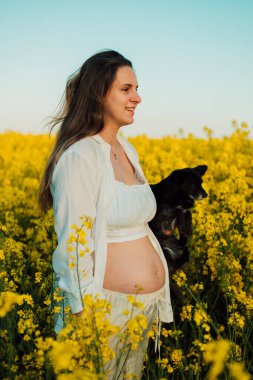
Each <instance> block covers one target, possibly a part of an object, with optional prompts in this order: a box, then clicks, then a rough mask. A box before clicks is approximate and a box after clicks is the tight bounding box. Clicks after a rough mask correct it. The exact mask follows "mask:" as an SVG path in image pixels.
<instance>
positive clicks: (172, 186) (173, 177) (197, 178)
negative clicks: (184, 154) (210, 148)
mask: <svg viewBox="0 0 253 380" xmlns="http://www.w3.org/2000/svg"><path fill="white" fill-rule="evenodd" d="M206 171H207V166H206V165H199V166H196V167H194V168H184V169H177V170H174V171H173V172H172V173H171V174H170V175H169V176H168V177H167V178H165V179H164V180H163V181H164V184H165V186H166V188H167V190H168V192H167V191H166V192H165V194H166V193H167V194H168V197H171V196H172V195H173V196H178V198H179V197H187V198H190V199H192V201H193V203H194V201H195V200H201V199H203V198H206V197H207V196H208V194H207V193H206V191H205V190H204V189H203V187H202V182H203V180H202V176H203V175H204V174H205V172H206ZM175 206H176V205H175Z"/></svg>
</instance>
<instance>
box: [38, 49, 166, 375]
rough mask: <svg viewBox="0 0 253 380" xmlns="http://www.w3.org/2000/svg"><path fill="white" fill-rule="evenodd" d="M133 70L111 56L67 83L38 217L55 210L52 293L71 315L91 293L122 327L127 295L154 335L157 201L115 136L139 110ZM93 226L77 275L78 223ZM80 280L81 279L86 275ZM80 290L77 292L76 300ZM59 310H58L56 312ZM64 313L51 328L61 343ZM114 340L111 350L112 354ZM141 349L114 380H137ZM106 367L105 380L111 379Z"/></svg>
mask: <svg viewBox="0 0 253 380" xmlns="http://www.w3.org/2000/svg"><path fill="white" fill-rule="evenodd" d="M137 88H138V84H137V78H136V75H135V72H134V70H133V67H132V63H131V62H130V61H129V60H128V59H126V58H125V57H123V56H122V55H121V54H119V53H118V52H116V51H113V50H105V51H102V52H99V53H97V54H95V55H93V56H92V57H90V58H89V59H87V60H86V61H85V62H84V64H83V65H82V67H81V68H80V69H79V70H78V71H77V72H76V73H74V74H73V75H72V76H71V77H70V79H69V80H68V83H67V86H66V99H65V103H64V107H63V108H62V110H61V112H60V114H59V115H58V117H57V118H55V119H54V121H53V126H56V125H57V124H60V128H59V131H58V134H57V139H56V143H55V146H54V148H53V151H52V153H51V156H50V157H49V160H48V163H47V166H46V169H45V173H44V176H43V179H42V182H41V187H40V196H39V200H40V205H41V207H42V209H43V210H44V211H46V210H48V209H49V208H50V207H51V206H53V211H54V217H55V231H56V234H57V240H58V245H57V248H56V250H55V251H54V253H53V270H54V273H55V286H58V287H59V288H60V289H61V291H62V292H63V294H64V296H65V300H64V305H65V306H66V304H68V305H69V306H70V308H71V312H72V313H73V314H74V315H76V316H77V317H78V316H81V315H82V309H83V303H82V297H84V295H85V294H92V295H95V294H96V293H98V294H99V295H101V297H102V298H106V299H108V300H109V301H110V302H111V304H112V311H111V315H110V320H111V322H112V323H113V324H116V325H122V326H123V324H124V323H125V322H126V320H127V316H125V315H123V314H122V311H123V310H125V309H127V308H128V309H129V308H130V307H131V306H129V303H128V301H127V295H128V294H132V295H135V294H136V293H137V289H138V288H137V286H141V290H138V294H137V300H138V301H140V302H142V303H143V304H144V306H145V308H144V310H143V314H144V315H145V316H146V317H147V318H148V322H149V323H151V324H152V323H153V322H154V321H155V320H156V321H157V324H158V322H159V326H158V334H157V336H156V348H157V342H158V339H159V334H160V328H161V322H162V321H164V322H171V321H172V320H173V314H172V309H171V302H170V290H169V273H168V268H167V265H166V261H165V258H164V255H163V252H162V249H161V247H160V245H159V243H158V241H157V239H156V237H155V236H154V234H153V233H152V231H151V230H150V228H149V227H148V222H149V221H150V220H151V219H152V218H153V217H154V215H155V213H156V201H155V198H154V196H153V193H152V191H151V189H150V187H149V184H148V182H147V180H146V178H145V176H144V174H143V171H142V168H141V166H140V164H139V160H138V154H137V152H136V150H135V148H134V147H133V145H132V144H130V143H129V142H128V141H127V139H126V138H124V137H122V135H121V134H120V133H119V130H120V128H121V127H122V126H124V125H129V124H132V123H133V121H134V113H135V110H136V107H137V106H138V105H139V103H140V102H141V98H140V96H139V94H138V91H137ZM84 215H87V216H89V217H91V218H92V219H93V220H94V223H93V226H92V229H91V231H90V235H89V236H88V239H87V240H88V242H87V245H88V247H89V248H90V252H89V253H88V254H86V255H85V256H84V257H80V258H79V265H78V271H79V273H77V271H75V270H73V268H70V266H69V264H70V258H69V257H70V254H69V252H68V246H67V240H68V238H69V236H70V233H71V232H73V231H72V230H71V226H73V225H74V224H76V225H77V226H80V223H81V221H80V216H84ZM84 271H85V274H86V275H85V276H83V272H84ZM80 287H81V292H80ZM61 306H62V308H63V302H62V305H61ZM63 326H64V321H63V319H62V313H59V315H58V317H57V318H56V321H55V331H56V333H58V332H59V331H60V330H61V329H62V327H63ZM116 344H117V339H114V340H112V342H111V345H112V347H116ZM147 346H148V337H145V338H144V340H143V342H142V345H141V348H140V349H139V350H132V351H130V354H129V355H128V357H127V360H126V361H125V363H124V368H123V371H121V376H122V377H120V378H124V376H125V375H129V374H133V373H134V374H136V375H137V377H138V378H140V377H141V373H142V364H143V361H144V358H145V353H146V350H147ZM114 365H115V363H114V362H113V361H112V362H111V363H110V364H109V365H108V366H107V369H108V379H111V378H112V377H113V375H114V372H113V368H114Z"/></svg>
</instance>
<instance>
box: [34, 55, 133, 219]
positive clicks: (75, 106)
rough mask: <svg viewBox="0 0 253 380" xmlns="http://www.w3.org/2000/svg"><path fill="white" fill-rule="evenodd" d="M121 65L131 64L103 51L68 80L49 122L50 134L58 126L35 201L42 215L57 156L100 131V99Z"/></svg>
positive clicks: (47, 205) (48, 199)
mask: <svg viewBox="0 0 253 380" xmlns="http://www.w3.org/2000/svg"><path fill="white" fill-rule="evenodd" d="M121 66H130V67H131V68H132V63H131V61H129V60H128V59H126V58H125V57H124V56H123V55H121V54H119V53H118V52H116V51H114V50H104V51H102V52H99V53H97V54H94V55H93V56H91V57H90V58H89V59H87V60H86V61H85V62H84V64H83V65H82V66H81V67H80V69H79V70H77V71H76V72H75V73H73V74H72V75H71V76H70V77H69V79H68V81H67V84H66V89H65V96H64V100H63V104H62V106H61V107H60V110H59V112H58V113H57V115H56V116H55V117H54V118H53V119H52V121H51V122H50V123H49V125H50V126H51V129H50V134H51V132H52V129H53V128H54V127H55V126H56V125H58V124H60V128H59V131H58V133H57V136H56V142H55V145H54V147H53V150H52V153H51V154H50V156H49V158H48V161H47V164H46V168H45V171H44V174H43V177H42V180H41V183H40V188H39V195H38V202H39V205H40V207H41V209H42V211H44V212H46V211H47V210H48V209H49V208H50V207H51V206H52V203H53V199H52V194H51V192H50V187H49V185H50V182H51V179H52V174H53V169H54V165H55V163H56V162H57V160H58V159H59V157H60V155H61V154H62V153H63V152H64V151H65V150H66V149H67V148H68V147H69V146H70V145H72V144H74V143H75V142H76V141H78V140H80V139H82V138H84V137H86V136H92V135H94V134H96V133H98V132H100V131H101V130H102V129H103V126H104V121H103V99H104V97H105V96H106V94H107V93H108V91H109V90H110V87H111V85H112V83H113V81H114V79H115V77H116V74H117V70H118V68H119V67H121Z"/></svg>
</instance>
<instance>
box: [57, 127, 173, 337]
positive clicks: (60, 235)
mask: <svg viewBox="0 0 253 380" xmlns="http://www.w3.org/2000/svg"><path fill="white" fill-rule="evenodd" d="M117 140H118V142H119V143H120V144H121V146H122V147H123V149H124V151H125V153H126V155H127V157H128V159H129V160H130V162H131V163H132V165H133V167H134V168H135V170H136V171H137V172H138V173H139V174H140V175H141V177H142V178H143V180H144V184H140V185H133V187H132V185H126V184H124V183H117V185H116V183H115V182H117V181H116V180H115V178H114V171H113V167H112V164H111V159H110V149H111V146H110V144H109V143H107V142H106V141H105V140H104V139H103V138H102V137H101V136H100V135H99V134H98V133H97V134H95V135H93V136H89V137H85V138H83V139H81V140H79V141H78V142H76V143H74V144H72V145H71V146H70V147H69V148H68V149H67V150H66V151H65V152H64V153H62V155H61V156H60V158H59V160H58V162H57V163H56V165H55V168H54V171H53V176H52V181H51V184H50V190H51V193H52V197H53V212H54V218H55V231H56V234H57V241H58V245H57V247H56V249H55V251H54V253H53V258H52V264H53V270H54V273H55V281H54V289H55V288H56V287H58V288H59V289H60V293H59V295H60V296H63V299H62V300H61V301H59V302H58V306H60V312H59V313H57V314H55V332H56V333H58V332H59V331H60V330H61V329H62V328H63V327H64V308H65V307H66V306H68V305H69V306H70V308H71V312H72V313H78V312H80V311H81V310H82V309H83V302H82V298H83V297H84V295H85V294H92V295H93V296H94V295H95V294H98V296H99V297H100V298H105V295H104V290H103V283H104V274H105V266H106V256H107V241H108V240H110V239H111V240H110V241H113V240H114V241H119V240H117V239H121V240H120V241H124V240H127V235H129V236H131V239H135V238H138V237H140V236H145V235H148V236H149V238H150V240H151V243H152V244H153V246H154V248H155V249H156V251H157V253H158V254H159V257H160V259H161V261H162V263H163V265H164V269H165V274H166V275H165V299H164V301H163V302H160V305H159V306H160V310H159V314H160V319H161V321H162V322H171V321H173V313H172V307H171V300H170V288H169V273H168V267H167V263H166V260H165V257H164V254H163V251H162V249H161V246H160V244H159V242H158V240H157V239H156V237H155V235H154V234H153V232H152V231H151V229H150V228H149V226H148V223H147V222H148V221H149V220H151V219H152V217H153V216H154V214H155V210H156V204H155V198H154V196H153V193H152V191H151V189H150V187H149V185H148V183H147V180H146V178H145V176H144V174H143V171H142V168H141V166H140V163H139V159H138V154H137V152H136V150H135V148H134V146H133V145H132V144H131V143H130V142H129V141H128V140H127V139H126V138H125V137H123V136H122V135H120V133H119V132H118V133H117ZM115 185H116V186H117V187H119V186H121V187H122V189H121V190H120V194H122V190H123V187H124V190H123V191H127V193H128V199H129V194H130V193H129V192H130V191H131V192H132V193H133V192H135V191H136V192H137V190H138V199H139V201H140V202H141V203H140V204H139V206H138V207H137V206H136V207H137V209H138V216H137V212H136V215H135V216H134V214H132V216H131V215H130V214H128V215H127V217H126V212H127V209H125V212H124V214H122V213H120V215H123V216H122V218H124V215H125V220H122V222H121V223H120V224H118V225H117V226H115V223H116V219H115V217H114V215H113V213H112V211H110V210H114V208H111V206H112V205H113V202H115V195H116V193H117V192H116V193H115V189H116V188H115ZM142 192H143V197H142V195H141V194H142ZM118 194H119V193H118ZM132 195H133V194H131V196H130V198H131V199H133V198H134V197H132ZM118 196H119V195H118ZM135 197H136V195H135ZM147 197H148V198H149V202H148V204H147ZM118 199H119V198H118ZM125 199H126V198H125ZM136 199H137V198H136ZM143 199H145V201H143ZM123 206H124V204H123V205H122V207H123ZM146 206H148V208H147V209H146V208H145V207H146ZM143 207H144V208H143ZM132 210H133V208H132V209H131V211H132ZM109 211H110V212H109ZM85 215H88V216H90V217H92V218H93V219H94V224H93V227H92V230H91V231H90V234H89V235H88V236H87V237H86V240H87V244H86V246H88V247H89V248H90V253H88V254H87V253H86V254H85V255H83V256H81V255H78V266H77V267H75V268H70V266H69V265H70V262H71V261H72V259H71V254H72V255H75V251H72V252H71V254H70V252H69V251H68V239H69V237H70V234H71V233H73V230H72V229H71V227H72V226H73V225H74V224H76V225H77V226H78V227H79V226H81V220H80V217H81V216H85ZM131 218H133V219H132V224H131V223H130V224H128V222H129V221H130V220H131ZM115 227H117V228H115ZM118 227H121V228H118ZM124 232H125V233H126V235H125V237H126V239H124V240H122V238H124ZM136 233H137V235H136ZM110 234H111V235H110ZM134 236H137V237H134ZM79 248H80V249H82V248H84V249H85V247H82V245H81V244H80V247H79ZM84 273H85V275H84Z"/></svg>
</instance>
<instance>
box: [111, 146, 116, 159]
mask: <svg viewBox="0 0 253 380" xmlns="http://www.w3.org/2000/svg"><path fill="white" fill-rule="evenodd" d="M111 152H112V154H113V157H114V159H115V160H117V159H118V156H117V153H116V142H115V152H113V150H112V148H111Z"/></svg>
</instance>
